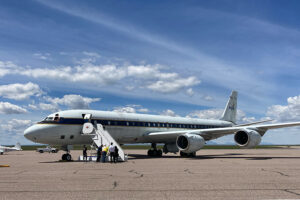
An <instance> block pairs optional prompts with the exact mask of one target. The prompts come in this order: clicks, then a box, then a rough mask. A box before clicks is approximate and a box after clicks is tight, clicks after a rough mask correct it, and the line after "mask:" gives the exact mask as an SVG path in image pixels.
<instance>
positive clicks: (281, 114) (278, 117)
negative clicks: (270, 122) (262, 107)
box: [266, 95, 300, 122]
mask: <svg viewBox="0 0 300 200" xmlns="http://www.w3.org/2000/svg"><path fill="white" fill-rule="evenodd" d="M266 115H267V117H269V118H271V119H274V122H286V121H300V95H299V96H295V97H289V98H288V99H287V105H273V106H270V107H269V108H268V110H267V114H266Z"/></svg>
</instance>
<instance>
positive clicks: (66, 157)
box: [61, 153, 72, 161]
mask: <svg viewBox="0 0 300 200" xmlns="http://www.w3.org/2000/svg"><path fill="white" fill-rule="evenodd" d="M61 159H62V160H64V161H71V160H72V156H71V154H69V153H66V154H63V155H62V157H61Z"/></svg>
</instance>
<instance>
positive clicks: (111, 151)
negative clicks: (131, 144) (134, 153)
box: [108, 143, 115, 163]
mask: <svg viewBox="0 0 300 200" xmlns="http://www.w3.org/2000/svg"><path fill="white" fill-rule="evenodd" d="M108 151H109V157H110V163H112V162H113V160H114V154H115V146H114V145H113V143H111V144H110V146H109V149H108Z"/></svg>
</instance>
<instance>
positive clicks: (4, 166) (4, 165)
mask: <svg viewBox="0 0 300 200" xmlns="http://www.w3.org/2000/svg"><path fill="white" fill-rule="evenodd" d="M0 167H10V166H9V165H0Z"/></svg>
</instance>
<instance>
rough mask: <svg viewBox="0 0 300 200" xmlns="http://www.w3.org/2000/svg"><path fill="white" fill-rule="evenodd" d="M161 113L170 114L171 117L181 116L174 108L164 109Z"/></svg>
mask: <svg viewBox="0 0 300 200" xmlns="http://www.w3.org/2000/svg"><path fill="white" fill-rule="evenodd" d="M160 115H164V116H170V117H178V116H179V115H177V114H176V113H175V112H174V111H173V110H170V109H167V110H164V111H163V112H162V113H161V114H160Z"/></svg>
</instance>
